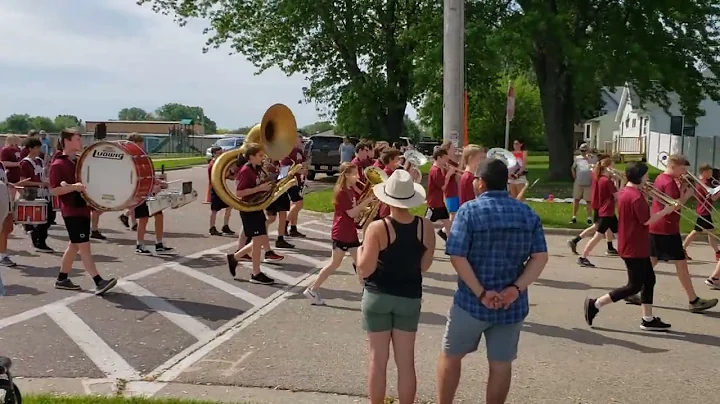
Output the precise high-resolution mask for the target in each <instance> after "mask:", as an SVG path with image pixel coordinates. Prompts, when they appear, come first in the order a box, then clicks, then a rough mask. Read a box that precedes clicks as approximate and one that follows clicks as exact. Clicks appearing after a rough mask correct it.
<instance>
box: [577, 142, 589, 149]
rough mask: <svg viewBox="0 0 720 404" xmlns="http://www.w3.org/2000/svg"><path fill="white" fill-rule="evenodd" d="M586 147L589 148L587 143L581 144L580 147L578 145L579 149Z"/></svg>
mask: <svg viewBox="0 0 720 404" xmlns="http://www.w3.org/2000/svg"><path fill="white" fill-rule="evenodd" d="M587 149H589V147H588V144H587V143H583V144H581V145H580V147H579V150H587Z"/></svg>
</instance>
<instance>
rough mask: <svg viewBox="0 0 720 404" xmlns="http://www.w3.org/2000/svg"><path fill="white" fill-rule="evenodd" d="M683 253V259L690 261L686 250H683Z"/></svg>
mask: <svg viewBox="0 0 720 404" xmlns="http://www.w3.org/2000/svg"><path fill="white" fill-rule="evenodd" d="M683 252H684V253H685V259H686V260H688V261H691V260H692V258H690V256H689V255H688V253H687V250H686V249H684V248H683Z"/></svg>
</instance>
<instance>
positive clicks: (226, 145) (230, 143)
mask: <svg viewBox="0 0 720 404" xmlns="http://www.w3.org/2000/svg"><path fill="white" fill-rule="evenodd" d="M243 141H245V136H233V137H226V138H222V139H218V140H217V141H216V142H215V144H213V145H212V146H210V147H208V149H207V150H206V151H205V158H207V161H208V162H209V161H210V160H212V157H213V156H212V153H210V149H212V148H213V147H220V148H221V149H222V150H223V151H224V152H226V151H228V150H233V149H237V148H238V147H240V146H242V144H243Z"/></svg>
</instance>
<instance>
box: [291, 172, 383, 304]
mask: <svg viewBox="0 0 720 404" xmlns="http://www.w3.org/2000/svg"><path fill="white" fill-rule="evenodd" d="M358 173H359V169H358V167H357V166H356V165H354V164H352V163H343V164H342V165H341V166H340V175H338V179H337V182H336V183H335V189H334V193H333V205H335V214H334V215H333V224H332V230H331V233H330V234H331V238H332V257H331V258H330V262H329V263H328V264H327V265H325V266H324V267H323V268H322V269H321V270H320V273H318V275H317V278H315V281H313V283H312V284H310V286H308V287H307V289H305V292H303V295H305V297H307V298H308V299H310V302H311V303H312V304H313V305H319V306H322V305H324V304H325V301H324V300H323V299H322V298H321V297H320V292H319V290H320V287H321V286H322V284H323V283H325V281H326V280H327V278H328V277H330V275H332V274H333V273H334V272H335V271H336V270H337V269H338V268H339V267H340V264H342V261H343V258H345V254H346V253H349V254H350V257H352V260H353V263H354V264H357V249H358V247H359V246H360V241H359V239H358V234H357V230H356V229H355V217H356V216H357V215H359V214H360V213H361V212H362V211H363V210H364V209H365V208H366V207H367V206H368V204H369V203H370V202H372V201H373V200H374V197H368V198H365V199H364V200H362V201H356V197H357V195H356V193H355V183H357V181H358Z"/></svg>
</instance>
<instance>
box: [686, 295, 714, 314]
mask: <svg viewBox="0 0 720 404" xmlns="http://www.w3.org/2000/svg"><path fill="white" fill-rule="evenodd" d="M717 304H718V299H702V298H698V299H697V300H696V301H695V303H690V311H691V312H693V313H701V312H703V311H705V310H709V309H712V308H713V307H715V306H717Z"/></svg>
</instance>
